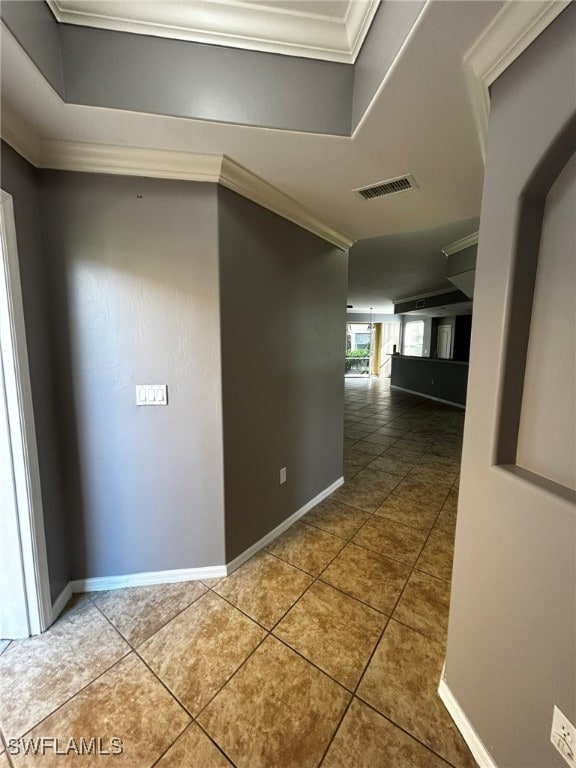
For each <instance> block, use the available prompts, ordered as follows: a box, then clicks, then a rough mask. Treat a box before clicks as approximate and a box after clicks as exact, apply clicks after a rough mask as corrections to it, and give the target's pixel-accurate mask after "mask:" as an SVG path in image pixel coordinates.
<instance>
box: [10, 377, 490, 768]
mask: <svg viewBox="0 0 576 768" xmlns="http://www.w3.org/2000/svg"><path fill="white" fill-rule="evenodd" d="M463 420H464V413H463V411H460V410H457V409H455V408H452V407H449V406H443V405H441V404H439V403H435V402H432V401H429V400H425V399H423V398H419V397H415V396H412V395H408V394H404V393H400V392H393V391H391V390H390V389H389V384H388V380H384V381H382V382H379V381H377V380H365V379H348V380H347V381H346V408H345V462H344V473H345V479H346V482H345V485H344V486H342V487H341V488H340V489H338V490H337V491H336V492H335V493H334V494H332V496H331V497H330V498H329V499H327V500H325V501H323V502H322V503H321V504H319V505H318V506H317V507H315V508H314V509H313V510H312V511H310V512H309V513H308V514H307V515H306V516H305V517H303V518H302V520H301V521H299V522H297V523H295V525H293V526H292V528H291V529H290V530H289V531H288V532H286V533H285V534H283V535H282V536H281V537H280V538H278V539H276V540H275V541H274V542H273V543H272V544H270V545H269V546H268V547H266V550H265V551H262V552H260V553H259V554H258V555H256V556H255V557H253V558H252V559H251V560H250V561H249V562H247V563H246V564H245V565H244V566H242V567H241V568H240V569H238V570H237V571H236V572H235V573H233V574H232V575H231V576H229V577H227V578H225V579H220V580H212V581H207V582H206V583H202V582H185V583H175V584H166V585H160V586H150V587H137V588H133V589H122V590H117V591H111V592H100V593H96V592H93V593H90V594H86V595H78V596H76V597H75V598H74V599H73V601H71V603H70V604H69V606H68V608H67V609H66V611H65V612H64V614H63V615H62V616H61V617H60V619H59V620H58V621H57V622H56V624H55V625H54V626H53V627H52V628H51V629H50V630H49V631H48V632H46V633H45V634H44V635H42V636H40V637H37V638H32V639H29V640H25V641H18V642H13V643H11V644H10V645H9V647H8V648H7V650H6V651H4V653H3V654H2V655H1V656H0V702H1V706H0V728H1V731H2V736H3V739H4V746H3V747H2V746H0V768H6V766H13V768H21V767H23V766H26V768H28V766H43V767H44V766H56V765H58V766H61V765H65V764H67V759H66V757H63V755H62V752H65V751H66V749H68V748H69V750H70V752H69V757H68V759H69V760H70V762H71V763H73V764H81V765H97V766H102V767H104V766H107V765H114V766H121V765H125V766H129V767H130V768H137V767H139V766H142V768H151V766H158V768H180V767H181V768H226V767H228V768H230V766H236V767H237V768H315V767H316V766H322V767H323V768H353V767H354V768H383V767H386V768H441V766H444V767H445V768H446V766H453V768H472V767H473V766H475V765H476V764H475V762H474V760H473V759H472V757H471V755H470V753H469V751H468V749H467V747H466V745H465V743H464V742H463V740H462V738H461V737H460V735H459V733H458V731H457V729H456V728H455V726H454V725H453V723H452V721H451V719H450V717H449V716H448V714H447V713H446V711H445V709H444V707H443V705H442V703H441V701H440V699H439V698H438V695H437V693H436V690H437V687H438V681H439V678H440V674H441V669H442V663H443V659H444V644H445V638H446V630H447V620H448V605H449V594H450V578H451V563H452V554H453V539H454V532H455V523H456V504H457V496H458V490H457V489H458V472H459V459H460V451H461V443H462V429H463ZM21 736H25V739H24V741H23V742H20V744H19V745H18V746H19V754H16V752H17V751H18V750H17V749H16V746H15V745H14V744H13V745H12V747H11V748H10V750H8V751H10V752H12V753H13V754H12V755H11V757H8V754H7V751H6V746H7V745H8V740H9V739H17V738H18V737H21ZM30 737H33V738H35V739H38V738H40V737H50V739H52V741H44V742H42V749H43V751H44V752H45V755H44V756H41V755H37V756H34V757H32V756H30V755H28V756H26V755H24V754H23V746H25V745H26V740H27V739H29V738H30ZM91 738H95V739H96V740H97V739H98V738H100V739H101V742H100V744H98V745H97V746H98V749H100V748H101V752H102V754H100V755H96V754H92V755H91V756H90V757H84V758H83V759H82V758H76V762H74V757H73V754H74V750H75V748H76V747H78V745H79V744H80V740H81V739H84V740H85V741H87V742H89V741H90V739H91ZM113 738H116V739H118V740H121V747H118V744H119V743H120V742H119V741H117V742H112V741H111V740H112V739H113ZM55 739H58V741H57V742H56V741H55ZM70 739H74V740H75V741H74V745H72V742H70V741H69V740H70ZM112 746H113V747H114V749H117V750H118V751H119V749H120V748H121V750H122V754H109V756H106V755H105V752H106V751H108V753H110V752H113V751H114V749H113V748H112ZM58 749H59V750H60V752H61V754H59V755H58V754H56V752H57V751H58Z"/></svg>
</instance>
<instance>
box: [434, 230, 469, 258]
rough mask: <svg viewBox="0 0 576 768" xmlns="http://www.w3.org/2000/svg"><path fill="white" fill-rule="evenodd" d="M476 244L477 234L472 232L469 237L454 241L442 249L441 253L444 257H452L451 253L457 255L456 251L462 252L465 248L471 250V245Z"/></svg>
mask: <svg viewBox="0 0 576 768" xmlns="http://www.w3.org/2000/svg"><path fill="white" fill-rule="evenodd" d="M477 244H478V232H473V233H472V234H471V235H467V236H466V237H462V238H460V240H456V241H455V242H453V243H450V245H447V246H446V247H445V248H442V253H443V254H444V256H452V254H453V253H458V251H463V250H464V249H465V248H471V247H472V246H473V245H477Z"/></svg>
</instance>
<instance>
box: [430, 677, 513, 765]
mask: <svg viewBox="0 0 576 768" xmlns="http://www.w3.org/2000/svg"><path fill="white" fill-rule="evenodd" d="M438 695H439V696H440V698H441V699H442V702H443V704H444V706H445V707H446V709H447V710H448V713H449V714H450V717H451V718H452V720H454V723H455V724H456V727H457V728H458V730H459V731H460V733H461V734H462V738H463V739H464V741H465V742H466V744H468V748H469V749H470V752H472V754H473V756H474V759H475V760H476V762H477V763H478V765H479V766H480V768H498V766H497V765H496V763H495V762H494V759H493V757H492V755H491V754H490V752H488V750H487V749H486V747H485V746H484V744H483V743H482V740H481V738H480V737H479V736H478V734H477V733H476V731H475V730H474V728H473V726H472V724H471V723H470V720H468V718H467V717H466V713H465V712H464V710H463V709H462V707H461V706H460V704H459V703H458V701H457V700H456V698H455V697H454V694H453V693H452V691H451V690H450V688H449V687H448V684H447V682H446V680H445V679H444V670H442V677H441V678H440V685H439V686H438Z"/></svg>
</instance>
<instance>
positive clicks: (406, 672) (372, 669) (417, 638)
mask: <svg viewBox="0 0 576 768" xmlns="http://www.w3.org/2000/svg"><path fill="white" fill-rule="evenodd" d="M443 661H444V644H443V643H439V642H437V641H435V640H432V639H430V638H428V637H425V636H424V635H421V634H420V633H418V632H416V631H414V630H413V629H410V628H409V627H404V626H403V625H401V624H398V623H397V622H396V621H394V620H393V619H392V620H390V622H389V623H388V626H387V627H386V631H385V632H384V635H383V637H382V640H381V641H380V643H379V644H378V648H377V649H376V652H375V653H374V656H373V657H372V660H371V662H370V664H369V666H368V669H367V671H366V674H365V675H364V677H363V679H362V682H361V683H360V686H359V688H358V696H359V697H360V698H361V699H363V700H364V701H366V702H368V704H370V705H371V706H373V707H375V708H376V709H377V710H378V711H379V712H381V713H382V714H383V715H385V716H386V717H388V718H390V720H392V721H393V722H394V723H396V724H397V725H399V726H400V727H401V728H403V729H404V730H406V731H408V732H409V733H411V734H413V735H414V736H415V737H416V738H417V739H418V740H419V741H422V742H423V743H424V744H426V745H428V746H429V747H430V748H431V749H433V750H434V752H436V753H437V754H439V755H441V756H442V757H444V758H445V759H446V760H447V761H448V762H449V763H451V764H452V765H453V766H455V768H476V763H475V762H474V760H473V758H472V756H471V755H470V752H469V750H468V747H467V746H466V744H465V742H464V740H463V739H462V736H461V735H460V733H459V732H458V730H457V728H456V726H455V725H454V722H453V721H452V719H451V718H450V716H449V715H448V712H447V711H446V709H445V707H444V705H443V704H442V701H441V700H440V697H439V696H438V682H439V680H440V674H441V671H442V664H443Z"/></svg>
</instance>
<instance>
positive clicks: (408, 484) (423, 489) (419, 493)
mask: <svg viewBox="0 0 576 768" xmlns="http://www.w3.org/2000/svg"><path fill="white" fill-rule="evenodd" d="M394 495H398V496H402V497H403V498H406V499H413V500H414V501H426V502H428V503H430V504H434V506H435V507H436V508H437V509H440V508H441V507H442V505H443V504H444V502H445V501H446V497H447V495H448V488H447V487H446V486H445V485H435V484H433V483H428V482H426V481H424V480H418V479H416V478H413V477H412V475H411V474H409V475H407V476H406V477H405V478H404V479H403V480H402V481H401V482H400V483H398V485H397V486H396V488H395V489H394Z"/></svg>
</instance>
